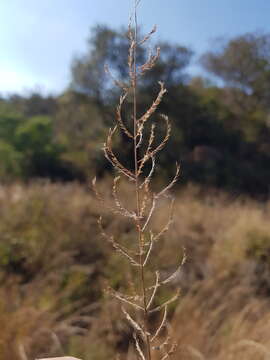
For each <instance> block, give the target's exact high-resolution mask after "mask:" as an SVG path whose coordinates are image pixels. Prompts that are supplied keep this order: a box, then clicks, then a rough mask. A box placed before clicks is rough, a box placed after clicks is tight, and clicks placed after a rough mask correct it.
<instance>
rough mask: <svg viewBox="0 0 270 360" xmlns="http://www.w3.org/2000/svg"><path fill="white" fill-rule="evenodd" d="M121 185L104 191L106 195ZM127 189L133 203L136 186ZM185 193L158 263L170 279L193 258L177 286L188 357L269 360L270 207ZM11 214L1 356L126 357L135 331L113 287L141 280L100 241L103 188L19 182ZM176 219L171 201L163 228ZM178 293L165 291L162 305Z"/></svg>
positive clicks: (0, 248) (179, 330)
mask: <svg viewBox="0 0 270 360" xmlns="http://www.w3.org/2000/svg"><path fill="white" fill-rule="evenodd" d="M109 182H110V179H106V180H104V181H103V182H102V183H101V188H103V189H104V191H103V192H105V193H106V189H108V188H109V186H108V185H109ZM121 190H122V194H123V195H122V197H123V200H127V201H129V196H130V191H131V189H130V185H129V184H123V186H122V189H121ZM175 195H176V203H175V217H174V223H173V225H172V227H171V230H170V231H169V233H167V235H166V241H164V242H163V241H161V242H160V244H159V246H158V247H157V249H156V256H155V259H156V260H155V262H154V263H153V264H152V267H153V271H154V270H155V267H158V268H159V270H160V273H161V276H166V275H167V274H169V273H170V272H171V271H173V269H174V266H175V264H176V263H177V261H178V260H179V258H180V257H181V252H182V245H184V246H185V247H186V250H187V254H188V260H187V262H186V264H185V266H184V267H183V269H182V272H181V273H180V275H179V277H177V278H176V279H175V280H174V283H173V284H172V285H171V287H172V288H174V287H175V288H176V287H178V286H181V288H182V294H181V297H180V300H179V301H178V302H177V304H172V305H171V306H170V308H169V317H170V319H171V328H170V332H171V336H172V337H173V339H174V340H176V341H177V342H178V344H179V345H178V350H177V355H176V358H179V359H190V360H191V359H207V360H212V359H213V360H214V359H215V360H216V359H218V360H223V359H226V360H227V359H232V360H234V359H245V360H249V359H254V358H256V359H266V358H267V357H268V356H269V352H270V340H269V331H270V325H269V324H270V322H269V319H270V305H269V292H270V283H269V278H270V277H269V272H270V235H269V234H270V232H269V228H270V225H269V218H270V208H269V203H258V202H256V201H254V200H251V199H247V198H244V197H239V198H236V197H233V196H230V195H226V194H224V193H218V192H214V191H212V192H211V191H207V193H204V194H203V193H202V192H201V191H200V189H198V188H195V187H188V188H185V189H182V190H179V191H178V192H177V193H176V194H175ZM106 196H107V198H108V200H109V194H107V195H106ZM101 211H102V209H101ZM104 212H105V211H104ZM0 213H1V220H0V229H1V242H0V266H1V272H0V276H1V285H0V292H1V299H0V322H1V330H0V359H1V360H2V359H3V360H4V359H10V360H26V359H33V358H35V357H46V356H63V355H64V354H69V355H70V356H76V357H79V358H83V359H84V360H92V359H93V360H94V359H97V360H99V359H100V360H101V359H105V358H108V357H112V356H115V354H116V353H119V356H120V358H125V354H126V351H128V346H129V345H128V343H129V340H130V337H131V330H130V328H129V326H128V324H127V323H126V321H125V320H124V319H123V316H122V315H121V312H120V311H119V310H120V308H119V304H118V303H117V302H115V301H114V300H111V299H110V297H107V296H106V294H104V292H103V289H104V288H105V287H106V286H107V284H108V283H109V284H110V285H111V286H114V287H115V288H117V289H120V290H121V286H122V285H121V284H124V283H125V282H128V281H129V280H130V279H129V276H130V275H129V272H128V263H124V262H119V259H118V257H116V256H115V253H114V252H112V249H111V248H110V246H109V245H108V244H107V243H106V242H104V241H103V240H102V238H101V237H100V234H99V230H98V227H97V224H96V221H97V219H98V216H99V213H100V205H99V204H97V202H96V200H95V198H94V196H93V194H92V193H91V191H89V189H86V188H83V187H82V186H80V185H76V184H70V185H57V184H50V183H33V184H31V185H28V186H21V185H12V186H7V187H3V188H1V193H0ZM103 215H104V219H105V220H106V228H107V230H108V231H112V232H114V234H116V236H118V237H119V239H121V241H123V242H125V241H128V240H129V238H130V237H131V235H132V234H131V231H133V230H132V228H131V227H130V224H129V223H128V221H127V220H125V219H124V220H121V219H119V218H117V217H114V216H112V215H110V216H108V214H106V213H104V214H103ZM167 215H168V211H167V203H166V200H165V201H164V203H163V204H162V207H161V208H160V209H159V211H158V212H157V216H156V217H154V218H153V224H152V227H153V229H155V228H157V227H158V226H160V224H161V223H165V222H166V219H167ZM170 290H173V289H170ZM166 296H167V294H166V293H160V294H159V296H158V298H157V300H156V301H157V302H159V301H162V300H163V299H164V298H166ZM155 321H156V319H155V318H153V323H154V322H155ZM129 353H130V355H129V357H130V358H131V359H132V358H133V355H132V352H131V351H130V352H129Z"/></svg>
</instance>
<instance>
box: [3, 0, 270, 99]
mask: <svg viewBox="0 0 270 360" xmlns="http://www.w3.org/2000/svg"><path fill="white" fill-rule="evenodd" d="M132 2H133V1H132V0H103V1H101V0H42V1H40V0H0V49H1V56H0V93H2V94H6V93H9V92H19V93H22V92H24V93H25V92H29V91H31V90H33V89H37V88H39V89H40V90H42V91H43V92H46V93H47V92H51V93H57V92H60V91H61V90H63V89H64V88H65V86H67V85H68V83H69V80H70V64H71V61H72V58H73V57H74V55H76V54H80V53H83V52H84V50H85V48H86V39H87V37H88V35H89V29H90V28H91V27H93V26H94V25H95V24H97V23H103V24H108V25H110V26H112V27H119V26H121V25H126V23H127V21H128V16H129V13H130V9H131V5H132ZM269 16H270V1H269V0H219V1H217V0H204V1H203V0H142V2H141V6H140V9H139V22H140V24H143V29H144V30H145V31H147V30H148V29H150V28H151V27H152V25H153V24H157V25H158V35H156V38H157V39H162V40H169V41H171V42H174V43H180V44H183V45H187V46H189V47H191V48H192V49H193V50H194V51H195V52H196V53H197V54H201V53H202V52H204V51H205V50H207V49H209V48H211V40H213V39H215V38H216V37H220V36H225V37H232V36H235V35H238V34H242V33H245V32H250V31H264V32H270V21H269V18H270V17H269ZM194 60H195V61H196V59H194ZM192 71H193V73H196V72H198V71H200V70H199V67H198V66H194V65H193V68H192Z"/></svg>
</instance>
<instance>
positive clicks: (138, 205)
mask: <svg viewBox="0 0 270 360" xmlns="http://www.w3.org/2000/svg"><path fill="white" fill-rule="evenodd" d="M134 20H135V29H134V41H135V45H134V52H133V136H134V143H133V144H134V171H135V178H136V179H135V190H136V205H137V209H136V213H137V219H138V220H137V232H138V247H139V254H140V281H141V288H142V297H143V308H144V330H145V332H146V347H147V349H146V351H147V358H148V360H151V347H150V337H149V335H147V334H148V311H147V299H146V290H145V278H144V266H143V263H144V259H143V231H142V227H141V222H140V212H141V202H140V188H139V174H138V149H137V135H138V133H137V130H138V129H137V128H138V126H137V40H138V39H137V33H138V22H137V1H136V0H135V10H134Z"/></svg>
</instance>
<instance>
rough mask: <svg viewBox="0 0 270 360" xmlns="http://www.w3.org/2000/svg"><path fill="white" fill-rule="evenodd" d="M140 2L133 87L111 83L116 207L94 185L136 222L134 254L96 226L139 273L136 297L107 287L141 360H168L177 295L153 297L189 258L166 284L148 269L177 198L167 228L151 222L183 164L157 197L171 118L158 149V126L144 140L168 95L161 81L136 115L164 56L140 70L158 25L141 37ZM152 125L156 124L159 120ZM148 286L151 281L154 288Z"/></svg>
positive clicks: (132, 35) (132, 31)
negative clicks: (155, 318) (125, 186)
mask: <svg viewBox="0 0 270 360" xmlns="http://www.w3.org/2000/svg"><path fill="white" fill-rule="evenodd" d="M139 2H140V1H135V4H134V13H133V15H132V16H131V18H130V23H129V27H128V38H129V42H130V46H129V51H128V60H127V66H128V69H129V72H128V73H129V84H128V85H127V84H122V83H121V82H120V81H117V80H115V79H114V78H113V82H114V83H115V84H116V85H117V86H118V87H120V88H121V90H122V95H121V96H120V99H119V103H118V105H117V108H116V118H115V120H116V121H115V126H114V127H113V128H112V129H110V130H109V133H108V136H107V139H106V141H105V144H104V148H103V150H104V154H105V157H106V158H107V159H108V161H109V162H110V163H111V164H112V166H113V168H114V169H115V171H116V172H117V173H118V174H117V176H116V177H115V178H114V181H113V186H112V199H113V205H111V204H106V203H105V201H104V200H103V198H102V195H101V194H100V193H99V191H98V189H97V186H96V179H94V180H93V188H94V191H95V193H96V196H97V197H98V199H99V200H100V201H101V202H102V204H103V205H105V206H106V207H107V209H108V210H109V211H111V212H113V213H114V214H118V215H120V216H124V217H127V218H129V220H130V221H131V222H132V223H133V226H134V229H135V231H134V232H135V233H136V237H137V240H136V244H137V245H136V248H135V249H134V244H133V243H132V244H131V245H130V248H129V247H128V246H127V247H126V246H124V245H122V244H120V243H119V242H118V241H117V240H116V239H115V238H114V236H113V235H110V234H107V233H106V232H105V229H104V227H103V225H102V218H100V219H99V221H98V223H99V227H100V231H101V234H102V236H103V237H104V239H105V240H106V241H108V242H109V243H110V245H111V246H112V248H113V249H114V250H115V251H116V252H118V253H119V255H121V256H123V257H124V258H125V259H126V260H127V261H128V262H129V263H130V265H131V266H132V267H133V269H134V268H135V269H136V273H137V275H136V276H137V279H136V281H134V284H135V283H136V284H137V289H136V293H135V295H129V294H128V290H127V294H123V293H120V292H119V291H116V290H114V289H112V288H108V289H107V291H108V292H109V294H110V295H112V296H113V297H115V298H116V299H117V300H119V301H120V302H121V303H122V306H121V308H122V311H123V314H124V316H125V317H126V319H127V321H128V322H129V324H130V326H131V327H132V329H133V338H134V345H135V349H136V352H137V354H138V356H139V358H141V359H142V360H151V359H152V358H153V352H154V351H155V352H158V354H160V359H162V360H165V359H167V358H168V357H170V356H171V355H172V354H173V353H174V352H175V350H176V344H175V343H173V342H172V341H171V339H170V337H169V336H167V337H166V336H165V338H164V330H166V324H167V313H168V311H167V310H168V306H169V305H170V304H171V303H172V302H174V301H176V300H177V298H178V296H179V291H177V292H176V294H174V295H172V297H171V298H169V299H167V300H165V301H164V302H163V303H161V304H158V305H156V304H155V298H156V296H157V293H158V291H159V289H160V287H161V286H165V285H166V284H168V283H170V282H172V281H173V280H174V279H175V278H176V277H177V275H178V274H179V271H180V270H181V267H182V265H183V264H184V262H185V255H183V258H182V259H181V261H180V265H179V266H178V268H177V269H176V271H175V272H174V273H173V274H172V275H170V276H168V277H166V278H165V279H162V278H161V276H160V273H159V272H158V271H156V272H155V278H153V277H152V280H151V277H148V276H146V270H147V267H148V265H149V263H150V262H151V256H152V255H153V249H154V248H155V246H156V244H157V242H158V240H159V239H160V238H161V237H162V236H163V235H164V234H165V232H167V231H168V229H169V226H170V224H171V223H172V219H173V203H174V201H173V199H171V206H170V212H169V217H168V222H167V224H166V225H165V226H164V227H163V228H161V229H160V231H159V232H157V233H154V232H153V231H152V230H151V219H152V217H153V215H154V213H155V211H156V210H157V204H158V202H159V200H160V199H161V198H162V197H164V196H167V195H168V193H169V191H170V189H171V188H172V187H173V185H174V184H175V183H176V181H177V180H178V177H179V165H178V164H176V174H175V177H174V178H173V179H172V181H171V182H170V183H169V184H168V185H167V186H165V188H163V189H162V190H160V191H159V192H157V193H156V192H153V191H152V189H151V181H152V176H153V174H154V172H155V169H156V156H157V154H158V153H159V152H160V151H161V150H162V149H163V147H164V146H165V145H166V143H167V142H168V140H169V138H170V133H171V124H170V121H169V119H168V117H167V116H166V115H164V114H161V115H159V116H158V119H159V121H160V120H162V121H163V122H164V124H165V133H164V136H163V138H162V140H161V141H160V143H158V144H156V133H155V131H156V123H155V122H153V123H152V125H151V126H150V127H149V128H150V132H149V131H148V134H149V135H148V136H146V126H147V125H148V123H149V122H150V121H152V119H153V115H155V114H156V111H157V109H158V106H159V104H160V103H161V101H162V99H163V96H164V95H165V94H166V92H167V90H166V88H165V85H164V83H162V82H159V85H160V90H159V93H158V94H157V97H156V98H155V99H154V101H153V103H152V104H151V106H150V107H149V108H148V110H147V111H146V112H145V113H144V114H142V115H140V116H138V106H137V99H138V94H137V93H138V82H139V80H140V78H141V77H142V76H144V75H145V74H146V73H147V72H148V71H150V70H151V69H152V68H153V67H154V66H155V64H156V62H157V61H158V58H159V54H160V49H159V48H157V49H156V51H155V52H154V54H153V53H151V52H150V54H149V57H148V59H147V61H146V62H145V63H144V64H142V65H140V66H139V65H137V49H138V47H139V46H142V45H144V44H146V43H147V42H148V41H149V39H150V38H151V36H152V35H153V34H154V33H155V31H156V26H154V28H153V29H152V30H151V31H150V32H149V33H148V34H147V35H146V36H145V37H144V38H142V39H139V38H138V31H137V30H138V25H137V7H138V5H139ZM106 71H107V73H108V74H111V73H110V70H109V69H108V68H106ZM127 99H131V102H132V113H131V119H132V125H133V126H132V129H130V128H129V124H128V123H126V121H124V120H123V118H122V108H123V106H124V105H125V102H126V101H127ZM154 121H156V119H155V120H154ZM118 131H120V132H123V133H124V134H125V136H126V137H127V139H128V140H129V141H131V142H132V148H133V155H132V156H133V163H134V166H133V167H132V168H131V169H130V168H127V167H126V166H125V165H124V164H123V163H122V162H121V161H120V160H119V159H118V157H117V155H116V154H115V153H114V151H113V138H114V135H115V134H116V132H118ZM147 171H148V172H147ZM121 178H126V179H128V180H129V181H131V182H132V183H133V184H134V197H135V201H134V203H135V204H136V205H135V208H134V209H129V208H127V207H126V206H125V205H124V204H123V203H122V201H121V200H120V196H119V195H118V194H119V182H120V181H121ZM150 281H152V282H151V283H150ZM134 284H133V287H134ZM156 312H160V322H159V324H158V325H157V326H156V328H155V329H153V326H152V325H151V324H150V323H149V318H150V316H151V314H153V313H156ZM150 325H151V326H150ZM161 334H162V336H161ZM155 358H156V357H155Z"/></svg>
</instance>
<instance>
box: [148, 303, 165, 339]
mask: <svg viewBox="0 0 270 360" xmlns="http://www.w3.org/2000/svg"><path fill="white" fill-rule="evenodd" d="M167 309H168V308H167V305H166V306H165V309H164V314H163V318H162V320H161V323H160V325H159V327H158V328H157V330H156V332H155V334H154V335H153V337H152V338H151V342H153V341H154V340H155V339H156V338H157V337H158V335H159V334H160V332H161V330H162V329H163V327H164V325H165V323H166V320H167Z"/></svg>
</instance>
